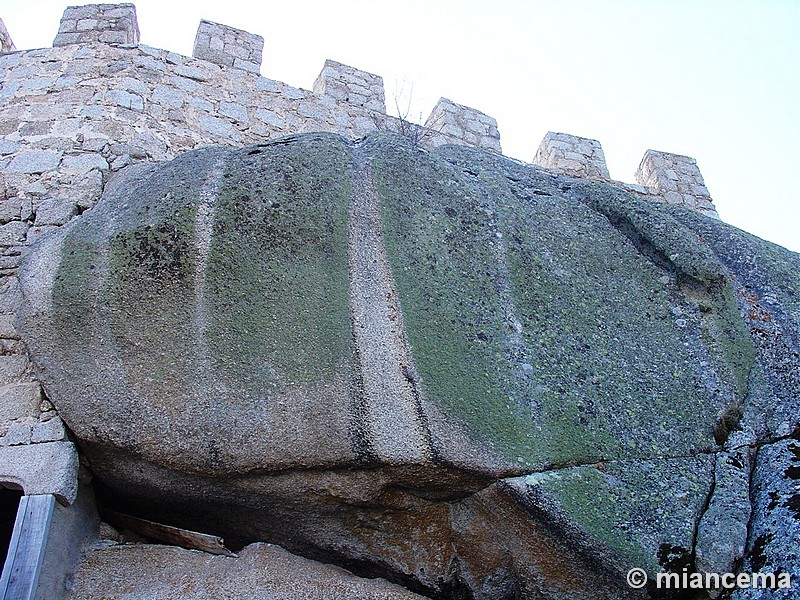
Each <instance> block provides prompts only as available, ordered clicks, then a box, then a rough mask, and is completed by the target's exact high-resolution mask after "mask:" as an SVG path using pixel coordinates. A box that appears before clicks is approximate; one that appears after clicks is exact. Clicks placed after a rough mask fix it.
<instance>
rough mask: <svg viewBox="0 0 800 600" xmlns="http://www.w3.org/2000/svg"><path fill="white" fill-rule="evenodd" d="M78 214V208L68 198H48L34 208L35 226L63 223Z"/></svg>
mask: <svg viewBox="0 0 800 600" xmlns="http://www.w3.org/2000/svg"><path fill="white" fill-rule="evenodd" d="M77 214H78V208H77V206H76V205H75V202H74V201H73V200H70V199H69V198H50V199H49V200H45V202H44V203H42V204H41V205H40V206H39V207H38V208H37V209H36V221H35V222H34V226H35V227H41V226H43V225H63V224H64V223H66V222H68V221H69V220H70V219H71V218H72V217H74V216H75V215H77Z"/></svg>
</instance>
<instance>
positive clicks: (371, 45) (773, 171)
mask: <svg viewBox="0 0 800 600" xmlns="http://www.w3.org/2000/svg"><path fill="white" fill-rule="evenodd" d="M107 1H108V0H107ZM90 3H91V2H86V1H84V0H78V1H77V2H76V1H75V0H0V18H2V19H3V20H4V21H5V24H6V27H7V28H8V30H9V33H10V34H11V37H12V39H13V40H14V43H15V44H16V46H17V48H18V49H21V50H24V49H31V48H41V47H47V46H50V45H52V41H53V38H54V37H55V34H56V31H57V30H58V24H59V21H60V19H61V15H62V13H63V11H64V8H66V6H67V5H75V4H90ZM134 4H135V5H136V8H137V15H138V21H139V30H140V32H141V40H140V41H141V43H142V44H147V45H149V46H154V47H157V48H164V49H167V50H172V51H174V52H178V53H180V54H184V55H189V56H190V55H191V51H192V45H193V42H194V36H195V33H196V31H197V26H198V24H199V21H200V19H201V18H205V19H209V20H212V21H216V22H219V23H224V24H225V25H230V26H232V27H237V28H240V29H244V30H246V31H249V32H251V33H256V34H259V35H261V36H263V37H264V60H263V63H262V67H261V74H262V75H264V76H265V77H269V78H270V79H277V80H280V81H284V82H286V83H289V84H290V85H293V86H295V87H301V88H304V89H311V87H312V85H313V83H314V80H315V79H316V77H317V75H318V74H319V71H320V70H321V69H322V65H323V63H324V61H325V59H326V58H330V59H333V60H336V61H339V62H342V63H345V64H348V65H351V66H353V67H356V68H359V69H363V70H365V71H369V72H371V73H375V74H377V75H381V76H382V77H383V79H384V84H385V88H386V99H387V105H388V108H389V112H390V113H396V110H395V101H394V99H395V97H399V104H400V106H401V108H402V110H403V112H406V111H407V105H408V103H409V101H410V110H408V116H409V118H410V119H411V120H416V121H424V120H425V118H427V115H428V114H429V113H430V111H431V109H432V108H433V106H434V105H435V104H436V101H437V100H438V99H439V97H446V98H449V99H450V100H452V101H454V102H457V103H459V104H464V105H467V106H471V107H473V108H477V109H478V110H480V111H482V112H484V113H486V114H488V115H490V116H492V117H494V118H495V119H497V122H498V127H499V129H500V141H501V144H502V146H503V153H504V154H506V155H507V156H511V157H514V158H517V159H520V160H524V161H526V162H530V161H531V160H532V158H533V156H534V154H535V153H536V149H537V147H538V146H539V143H540V141H541V139H542V138H543V137H544V135H545V133H547V132H548V131H560V132H564V133H569V134H572V135H577V136H581V137H588V138H593V139H596V140H599V141H600V143H601V144H602V146H603V151H604V153H605V156H606V161H607V163H608V168H609V171H610V173H611V176H612V177H613V178H615V179H618V180H622V181H628V182H634V181H635V180H634V173H635V171H636V168H637V167H638V165H639V161H640V160H641V158H642V156H643V155H644V153H645V151H646V150H648V149H654V150H663V151H667V152H674V153H677V154H685V155H688V156H692V157H694V158H695V159H697V164H698V166H699V168H700V171H701V172H702V174H703V176H704V178H705V182H706V186H707V187H708V189H709V190H710V192H711V196H712V198H713V199H714V203H715V205H716V207H717V211H718V212H719V214H720V217H721V218H722V219H723V220H724V221H726V222H728V223H730V224H732V225H735V226H737V227H740V228H741V229H744V230H746V231H749V232H750V233H753V234H755V235H758V236H759V237H762V238H764V239H767V240H770V241H772V242H775V243H778V244H781V245H782V246H785V247H787V248H789V249H790V250H793V251H795V252H800V193H799V192H798V189H800V185H799V184H798V179H800V167H798V164H797V163H798V160H800V0H453V1H450V0H396V1H393V2H387V1H384V0H327V1H320V0H292V1H291V2H287V1H286V0H281V1H273V0H261V1H260V2H254V1H252V0H225V1H219V0H213V1H212V0H194V1H192V2H183V1H174V0H138V1H135V2H134Z"/></svg>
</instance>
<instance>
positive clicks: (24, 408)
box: [0, 383, 42, 423]
mask: <svg viewBox="0 0 800 600" xmlns="http://www.w3.org/2000/svg"><path fill="white" fill-rule="evenodd" d="M41 401H42V388H41V387H40V386H39V384H38V383H8V384H6V385H3V386H0V423H5V422H8V421H11V420H13V419H19V418H22V417H37V416H39V404H40V403H41Z"/></svg>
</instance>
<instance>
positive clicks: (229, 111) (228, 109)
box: [219, 102, 250, 123]
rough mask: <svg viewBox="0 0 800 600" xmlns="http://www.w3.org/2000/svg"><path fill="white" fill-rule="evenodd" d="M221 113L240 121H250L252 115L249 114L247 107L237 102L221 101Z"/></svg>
mask: <svg viewBox="0 0 800 600" xmlns="http://www.w3.org/2000/svg"><path fill="white" fill-rule="evenodd" d="M219 114H221V115H223V116H225V117H229V118H231V119H233V120H234V121H239V122H240V123H249V122H250V117H248V116H247V109H246V108H245V107H244V106H242V105H241V104H236V103H235V102H220V103H219Z"/></svg>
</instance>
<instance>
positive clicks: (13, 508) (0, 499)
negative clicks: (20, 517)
mask: <svg viewBox="0 0 800 600" xmlns="http://www.w3.org/2000/svg"><path fill="white" fill-rule="evenodd" d="M11 485H12V484H9V483H5V484H4V483H0V567H2V565H4V564H5V562H6V556H7V555H8V547H9V545H10V544H11V535H12V534H13V533H14V522H15V521H16V519H17V509H18V508H19V501H20V498H22V496H23V491H22V490H21V489H16V488H12V487H7V486H11Z"/></svg>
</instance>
